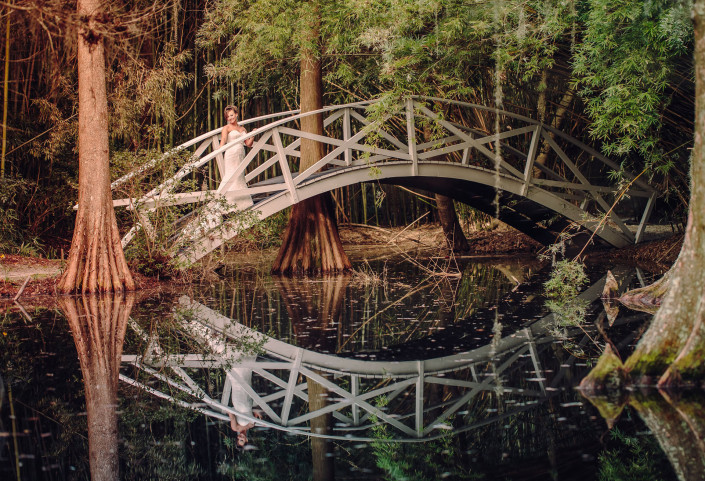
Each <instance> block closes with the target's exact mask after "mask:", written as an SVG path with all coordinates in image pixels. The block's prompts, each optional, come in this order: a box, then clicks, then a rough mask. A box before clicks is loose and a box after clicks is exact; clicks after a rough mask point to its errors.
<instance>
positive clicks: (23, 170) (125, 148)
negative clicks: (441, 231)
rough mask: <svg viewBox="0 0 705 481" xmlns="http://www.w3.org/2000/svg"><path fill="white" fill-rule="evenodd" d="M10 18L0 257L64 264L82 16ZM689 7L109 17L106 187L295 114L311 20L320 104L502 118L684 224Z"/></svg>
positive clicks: (394, 192)
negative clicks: (252, 121)
mask: <svg viewBox="0 0 705 481" xmlns="http://www.w3.org/2000/svg"><path fill="white" fill-rule="evenodd" d="M312 5H313V8H312ZM1 8H2V21H1V23H2V33H3V35H2V50H1V52H3V53H2V54H1V55H2V59H3V72H4V77H3V78H2V80H3V97H2V102H3V109H2V112H3V129H2V159H1V165H0V170H1V172H0V175H1V177H0V206H1V207H0V252H5V253H22V254H41V255H46V256H50V257H56V256H57V255H58V249H59V248H61V247H63V248H67V247H68V244H69V239H70V236H71V230H72V226H73V219H74V211H73V209H72V207H73V205H74V203H75V200H76V190H77V178H78V163H77V160H76V159H77V147H76V135H77V120H78V116H77V110H78V105H77V94H76V92H77V85H76V82H77V74H76V44H77V41H76V38H77V32H76V25H78V19H77V17H76V15H75V13H73V12H75V5H74V4H73V3H72V2H66V1H62V0H48V1H42V2H39V1H20V2H18V1H14V0H13V1H7V2H2V3H1ZM691 8H692V2H691V1H688V0H685V1H672V0H671V1H666V0H588V1H579V0H566V1H562V0H551V1H538V0H537V1H528V0H527V1H518V0H503V1H491V2H490V1H476V2H468V1H461V0H438V1H431V0H428V1H415V2H410V1H401V0H387V1H378V0H341V1H326V0H317V1H315V2H297V1H285V0H256V1H234V0H212V1H202V0H174V1H171V2H165V3H159V4H153V3H150V2H140V1H136V2H117V1H112V2H107V6H106V13H105V15H104V16H103V18H102V22H101V24H102V26H103V29H104V30H103V32H102V34H103V35H104V37H105V39H106V47H107V62H106V68H107V70H108V77H107V78H108V93H109V109H110V122H109V125H108V128H109V132H110V139H111V170H112V175H113V177H114V178H117V177H118V176H120V175H121V174H123V173H125V172H126V171H129V170H132V169H133V168H134V167H135V166H137V165H139V164H140V163H143V162H146V161H147V160H148V159H150V158H153V157H154V156H156V155H159V154H160V153H161V152H165V151H167V150H168V149H170V148H171V147H174V146H177V145H179V144H180V143H181V142H184V141H186V140H188V139H191V138H193V137H195V136H197V135H199V134H201V133H205V132H208V131H211V130H213V129H216V128H218V127H220V126H222V125H223V124H224V121H223V116H222V112H223V108H224V107H225V106H226V105H228V104H234V105H237V106H238V107H239V108H240V109H241V112H242V114H243V115H242V117H243V118H251V117H255V116H259V115H264V114H267V113H274V112H280V111H287V110H293V109H296V108H298V99H299V97H298V92H299V86H298V81H299V80H298V79H299V75H298V73H299V72H298V59H299V55H300V52H301V50H302V49H303V48H305V47H310V45H308V44H307V42H309V39H308V38H306V37H305V36H302V35H301V34H300V32H301V31H302V29H301V24H302V23H305V22H310V16H311V15H315V16H316V17H317V22H318V25H319V29H320V39H321V42H320V44H319V45H316V48H317V49H319V52H320V55H321V57H322V59H323V74H324V85H323V90H324V99H325V103H326V104H337V103H344V102H352V101H358V100H364V99H369V98H373V97H380V96H382V97H387V98H389V99H390V101H392V100H394V99H398V98H400V97H403V96H405V95H409V94H420V95H429V96H435V97H442V98H448V99H455V100H462V101H466V102H473V103H478V104H484V105H490V106H497V107H501V108H503V109H505V110H509V111H512V112H516V113H519V114H522V115H526V116H528V117H531V118H535V119H539V120H541V121H543V122H545V123H546V124H549V125H552V126H554V127H556V128H559V129H561V130H563V131H565V132H567V133H569V134H570V135H572V136H574V137H576V138H578V139H580V140H582V141H583V142H585V143H587V144H589V145H593V146H596V147H598V148H599V149H601V150H602V151H603V152H604V153H605V154H606V155H608V156H609V157H611V158H612V159H613V160H616V161H618V162H620V164H621V165H622V166H624V168H625V169H629V170H631V171H633V172H636V173H641V172H644V174H642V175H645V176H648V177H649V178H650V179H651V180H652V182H654V183H655V184H656V185H657V186H658V189H659V190H660V191H661V192H663V199H662V200H663V201H664V202H667V203H668V205H669V210H670V211H671V212H675V215H676V218H677V217H678V216H682V217H684V216H685V213H686V211H687V203H688V197H689V193H688V186H689V179H688V162H689V157H690V148H691V147H692V142H693V115H694V114H693V113H694V98H695V95H694V80H693V60H692V54H693V39H692V36H693V29H692V21H691V17H690V12H691ZM492 129H493V125H491V122H488V124H487V125H486V130H487V132H488V133H489V132H492ZM614 175H615V178H616V179H619V172H615V173H614ZM210 181H215V179H210ZM422 194H423V193H422ZM334 197H335V198H336V206H337V212H336V214H337V217H338V220H339V221H340V222H352V223H373V224H378V225H400V224H404V223H408V222H410V221H412V220H414V219H415V218H417V217H418V216H420V215H421V214H423V213H425V212H427V211H431V212H432V215H430V216H427V217H426V219H427V220H429V221H432V220H433V219H434V215H433V210H434V206H433V201H432V200H429V199H426V198H424V197H423V196H419V195H415V194H413V193H410V192H408V191H405V190H400V189H396V188H393V187H388V186H380V185H375V184H368V185H362V186H356V187H354V188H352V187H350V188H345V189H340V190H339V191H338V192H335V193H334ZM461 215H463V216H465V217H468V216H470V217H472V216H473V215H475V214H474V213H472V212H471V211H469V210H467V209H463V210H462V211H461Z"/></svg>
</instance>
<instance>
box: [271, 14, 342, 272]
mask: <svg viewBox="0 0 705 481" xmlns="http://www.w3.org/2000/svg"><path fill="white" fill-rule="evenodd" d="M317 17H318V11H317V8H316V6H314V7H312V20H311V21H310V23H309V25H310V31H309V32H308V38H309V39H310V40H311V42H310V43H309V46H307V47H305V48H302V53H301V77H300V86H299V88H300V94H299V95H300V104H301V113H305V112H311V111H314V110H319V109H321V108H323V87H322V69H321V60H320V53H319V52H317V51H316V50H315V47H313V45H318V44H319V43H320V42H319V31H318V23H317V22H318V21H317ZM301 130H302V131H303V132H308V133H312V134H318V135H323V116H322V115H320V114H318V115H310V116H307V117H303V118H302V119H301ZM324 155H325V154H324V148H323V144H321V143H320V142H317V141H313V140H309V139H301V162H300V165H299V172H303V171H304V170H306V169H307V168H309V167H311V166H312V165H314V164H315V163H316V162H318V161H319V160H320V159H321V158H322V157H323V156H324ZM351 268H352V264H351V263H350V260H349V259H348V256H347V254H345V251H343V244H342V242H341V241H340V236H339V235H338V225H337V223H336V221H335V209H334V208H333V205H332V200H331V197H330V193H326V194H321V195H318V196H316V197H313V198H311V199H306V200H303V201H301V202H299V203H298V204H295V205H294V206H293V207H292V210H291V217H290V219H289V224H288V226H287V228H286V232H285V233H284V239H283V241H282V245H281V247H280V249H279V254H278V255H277V258H276V260H275V261H274V266H273V267H272V272H274V273H281V274H287V275H290V274H310V273H314V272H317V273H324V272H342V271H346V270H350V269H351Z"/></svg>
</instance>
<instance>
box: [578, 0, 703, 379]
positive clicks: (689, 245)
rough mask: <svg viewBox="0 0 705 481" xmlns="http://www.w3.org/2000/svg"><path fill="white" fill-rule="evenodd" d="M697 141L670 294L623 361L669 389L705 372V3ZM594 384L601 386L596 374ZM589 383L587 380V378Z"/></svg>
mask: <svg viewBox="0 0 705 481" xmlns="http://www.w3.org/2000/svg"><path fill="white" fill-rule="evenodd" d="M693 18H694V21H695V141H694V146H693V157H692V161H691V166H690V177H691V198H690V204H689V212H688V224H687V226H686V232H685V239H684V241H683V247H682V248H681V252H680V255H679V256H678V259H677V260H676V263H675V264H674V265H673V267H672V268H671V271H670V272H669V276H670V279H669V280H668V292H667V293H666V294H665V296H664V297H663V301H662V303H661V308H660V309H659V310H658V312H657V313H656V315H655V317H654V319H653V321H652V323H651V325H650V326H649V329H648V330H647V331H646V333H644V336H643V337H642V339H641V340H640V341H639V344H638V345H637V347H636V349H635V350H634V352H633V353H632V355H631V356H629V358H628V359H627V361H626V362H625V363H624V367H623V369H624V371H625V372H626V373H627V375H628V376H629V381H628V382H636V383H637V384H654V382H656V380H658V386H659V387H669V386H676V385H681V384H688V383H701V382H702V379H703V374H705V275H704V274H703V265H705V144H703V135H705V25H704V22H705V0H697V1H696V2H695V5H694V15H693ZM589 377H590V378H593V379H590V380H589V382H591V383H596V382H598V383H599V382H600V380H601V375H600V374H599V373H593V372H591V373H590V375H589ZM586 382H588V380H586Z"/></svg>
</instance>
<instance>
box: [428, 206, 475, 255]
mask: <svg viewBox="0 0 705 481" xmlns="http://www.w3.org/2000/svg"><path fill="white" fill-rule="evenodd" d="M436 208H437V209H438V217H439V219H440V221H441V226H442V227H443V234H445V238H446V244H447V245H448V248H449V249H452V250H453V252H462V251H467V250H470V246H468V240H467V239H466V238H465V234H464V233H463V229H462V228H461V227H460V222H459V221H458V214H456V212H455V204H454V203H453V199H451V198H450V197H448V196H445V195H441V194H436Z"/></svg>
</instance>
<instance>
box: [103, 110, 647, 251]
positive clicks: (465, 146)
mask: <svg viewBox="0 0 705 481" xmlns="http://www.w3.org/2000/svg"><path fill="white" fill-rule="evenodd" d="M371 112H375V113H374V114H371ZM317 114H320V115H323V116H324V135H315V134H311V133H307V132H303V131H301V130H300V128H299V122H300V119H301V118H302V117H304V116H309V115H317ZM240 123H241V125H243V126H245V127H246V128H251V127H252V126H257V125H260V126H259V127H256V128H254V129H251V131H250V132H249V133H248V134H247V135H245V136H241V137H240V138H238V139H237V141H236V142H232V143H228V144H226V145H225V146H222V147H221V146H220V137H221V129H216V130H213V131H211V132H209V133H207V134H204V135H201V136H200V137H197V138H195V139H193V140H190V141H188V142H186V143H184V144H182V145H180V146H179V147H177V148H176V149H175V150H176V151H184V150H192V151H193V153H192V155H191V156H190V157H189V158H188V160H187V161H186V162H185V163H184V164H183V165H182V166H180V168H179V169H178V171H177V172H176V174H175V175H174V176H173V177H171V178H169V179H168V180H166V181H165V182H162V183H161V184H159V185H158V186H156V187H155V188H153V189H151V190H150V191H149V192H147V193H146V194H144V195H143V196H141V197H139V198H127V199H118V200H115V201H114V205H115V206H116V207H117V206H125V207H127V208H128V209H133V210H135V211H137V212H138V218H139V219H140V221H139V222H137V223H136V224H135V226H134V227H133V228H132V229H131V230H130V231H129V232H128V233H127V235H126V236H125V237H124V238H123V245H125V244H127V243H128V242H129V241H130V240H131V239H132V237H133V236H134V235H135V234H136V232H137V231H138V230H139V229H140V228H142V227H147V228H149V213H150V212H152V211H154V210H156V209H157V208H159V207H166V206H175V205H180V206H184V205H192V206H194V207H195V206H198V205H203V204H206V205H207V206H210V208H211V209H215V210H217V211H218V212H217V214H218V215H217V216H215V217H210V221H211V222H210V224H209V225H207V226H206V227H205V228H204V227H203V223H201V225H200V227H197V226H196V223H194V222H191V223H190V225H187V226H186V228H185V229H184V232H185V234H184V235H183V236H182V237H190V238H196V237H198V236H200V235H203V234H204V233H207V231H208V230H209V229H212V228H214V227H216V225H214V224H217V223H218V222H220V221H221V220H222V218H223V216H224V215H226V214H228V213H231V212H236V211H238V210H239V208H238V206H237V204H236V203H233V202H230V203H229V205H227V204H228V202H225V204H226V205H225V207H223V205H224V204H223V202H222V201H221V202H219V201H218V200H217V199H222V198H225V197H227V196H229V198H230V199H233V198H236V199H243V198H249V199H252V201H253V202H254V204H255V207H254V208H253V210H256V206H257V203H258V202H259V201H262V200H265V199H267V198H272V197H273V196H277V195H287V196H289V197H290V201H291V203H292V204H293V203H296V202H298V200H299V195H298V189H299V188H300V187H301V186H303V185H305V184H306V183H307V182H309V181H312V180H313V179H315V178H316V177H317V176H319V175H320V173H321V172H323V171H325V170H331V169H339V170H340V169H346V168H359V167H370V169H371V170H370V180H373V179H374V172H375V170H374V169H375V166H378V167H379V166H383V165H384V164H386V163H389V162H396V163H398V162H403V163H407V164H408V166H409V170H408V176H416V175H419V165H421V164H423V163H428V162H441V163H454V164H458V165H462V166H467V167H468V168H473V169H479V170H484V171H488V172H493V173H494V174H495V175H496V178H497V182H496V183H497V187H498V188H500V189H501V188H502V183H503V179H511V180H512V181H514V182H520V183H521V185H522V188H521V192H520V194H522V195H527V194H528V193H529V191H530V189H540V190H542V191H545V192H547V193H550V194H552V195H554V196H556V197H557V198H558V199H562V200H564V201H565V202H568V203H571V204H573V205H577V206H579V207H580V209H582V210H583V211H584V212H585V217H586V219H588V218H589V219H590V220H589V222H590V223H591V227H589V228H592V229H594V228H596V227H595V226H596V225H597V224H598V223H599V219H601V218H602V217H605V216H606V217H608V221H609V222H608V223H609V224H611V225H612V226H613V227H614V228H615V229H616V230H617V231H619V232H620V235H622V236H623V237H624V238H625V239H627V240H628V241H629V242H635V241H636V242H638V241H639V240H640V239H641V237H642V235H643V232H644V228H645V226H646V223H647V221H648V218H649V215H650V213H651V209H652V207H653V202H654V200H655V198H656V191H655V190H654V189H653V188H651V187H650V186H649V185H648V183H647V182H645V181H643V180H642V179H639V178H638V177H637V176H634V175H633V174H630V173H628V172H622V174H623V176H624V179H626V182H627V183H628V184H627V185H628V188H625V186H624V183H622V184H615V181H614V180H613V177H612V175H611V174H612V173H613V172H618V171H620V167H619V165H617V164H616V163H614V162H612V161H611V160H609V159H607V158H606V157H605V156H603V155H601V154H600V153H599V152H597V151H595V150H594V149H592V148H591V147H589V146H587V145H585V144H583V143H581V142H579V141H577V140H576V139H573V138H572V137H570V136H568V135H566V134H565V133H563V132H561V131H559V130H557V129H554V128H552V127H550V126H547V125H545V124H542V123H540V122H538V121H535V120H533V119H530V118H528V117H525V116H522V115H518V114H515V113H512V112H507V111H502V110H497V109H494V108H490V107H485V106H481V105H476V104H470V103H464V102H456V101H446V100H443V99H435V98H421V97H414V98H410V99H407V100H406V101H405V102H404V103H403V104H402V105H397V106H396V107H395V108H388V109H382V108H380V105H379V104H378V103H377V102H376V101H365V102H358V103H352V104H347V105H340V106H331V107H326V108H324V109H322V110H320V111H316V112H309V113H306V114H301V113H298V112H297V111H291V112H284V113H282V114H273V115H268V116H263V117H257V118H254V119H249V120H244V121H242V122H240ZM262 124H263V125H262ZM250 138H253V139H254V144H253V146H252V148H251V149H249V152H248V153H247V154H246V156H245V158H244V160H243V162H242V163H241V164H240V165H239V166H238V168H237V169H236V170H235V172H233V173H232V174H231V175H230V176H229V177H228V178H223V175H224V170H223V155H224V153H225V151H226V150H227V149H230V148H233V147H234V146H235V145H236V144H238V143H241V142H245V141H246V140H247V139H250ZM302 139H310V140H315V141H319V142H321V143H322V144H324V146H325V152H326V154H325V156H324V157H323V158H322V159H320V160H319V161H318V162H317V163H316V164H315V165H313V166H311V167H310V168H308V169H306V170H305V171H303V172H300V171H299V169H298V163H299V158H300V145H301V140H302ZM150 166H151V165H149V164H147V165H145V166H143V167H141V168H140V169H139V170H138V171H136V172H132V173H130V174H128V175H126V176H123V177H121V178H120V179H118V180H116V181H115V182H113V185H112V187H113V188H117V187H119V186H120V185H121V184H123V183H125V182H127V181H129V180H130V179H131V178H134V177H135V175H136V174H138V173H139V172H141V171H144V170H146V169H149V168H150ZM209 167H210V169H209ZM209 171H210V172H216V175H215V176H214V178H213V179H211V180H212V183H217V184H218V186H217V188H215V189H203V190H195V191H193V190H185V189H184V187H183V186H184V185H186V181H187V180H192V181H193V180H195V182H194V183H195V184H196V185H201V184H204V183H206V182H204V181H205V180H207V179H206V176H207V172H209ZM243 176H244V180H245V186H246V187H245V188H238V187H236V184H238V182H237V179H238V178H242V177H243ZM625 193H627V195H626V196H625ZM626 198H629V199H634V198H644V199H646V201H645V202H641V203H640V205H639V210H638V215H635V216H634V217H635V218H636V221H637V222H639V225H638V228H637V229H636V232H633V231H632V230H631V229H630V228H629V227H627V225H626V222H625V221H624V220H623V219H622V218H621V217H620V216H619V215H617V214H616V212H617V211H616V210H615V209H614V207H613V205H614V204H615V203H618V202H619V201H620V200H623V199H626ZM249 205H250V203H248V204H247V207H246V209H247V208H249ZM240 210H242V209H240ZM213 219H216V221H215V222H213ZM603 222H604V221H603ZM189 230H190V231H191V232H190V234H188V231H189Z"/></svg>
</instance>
